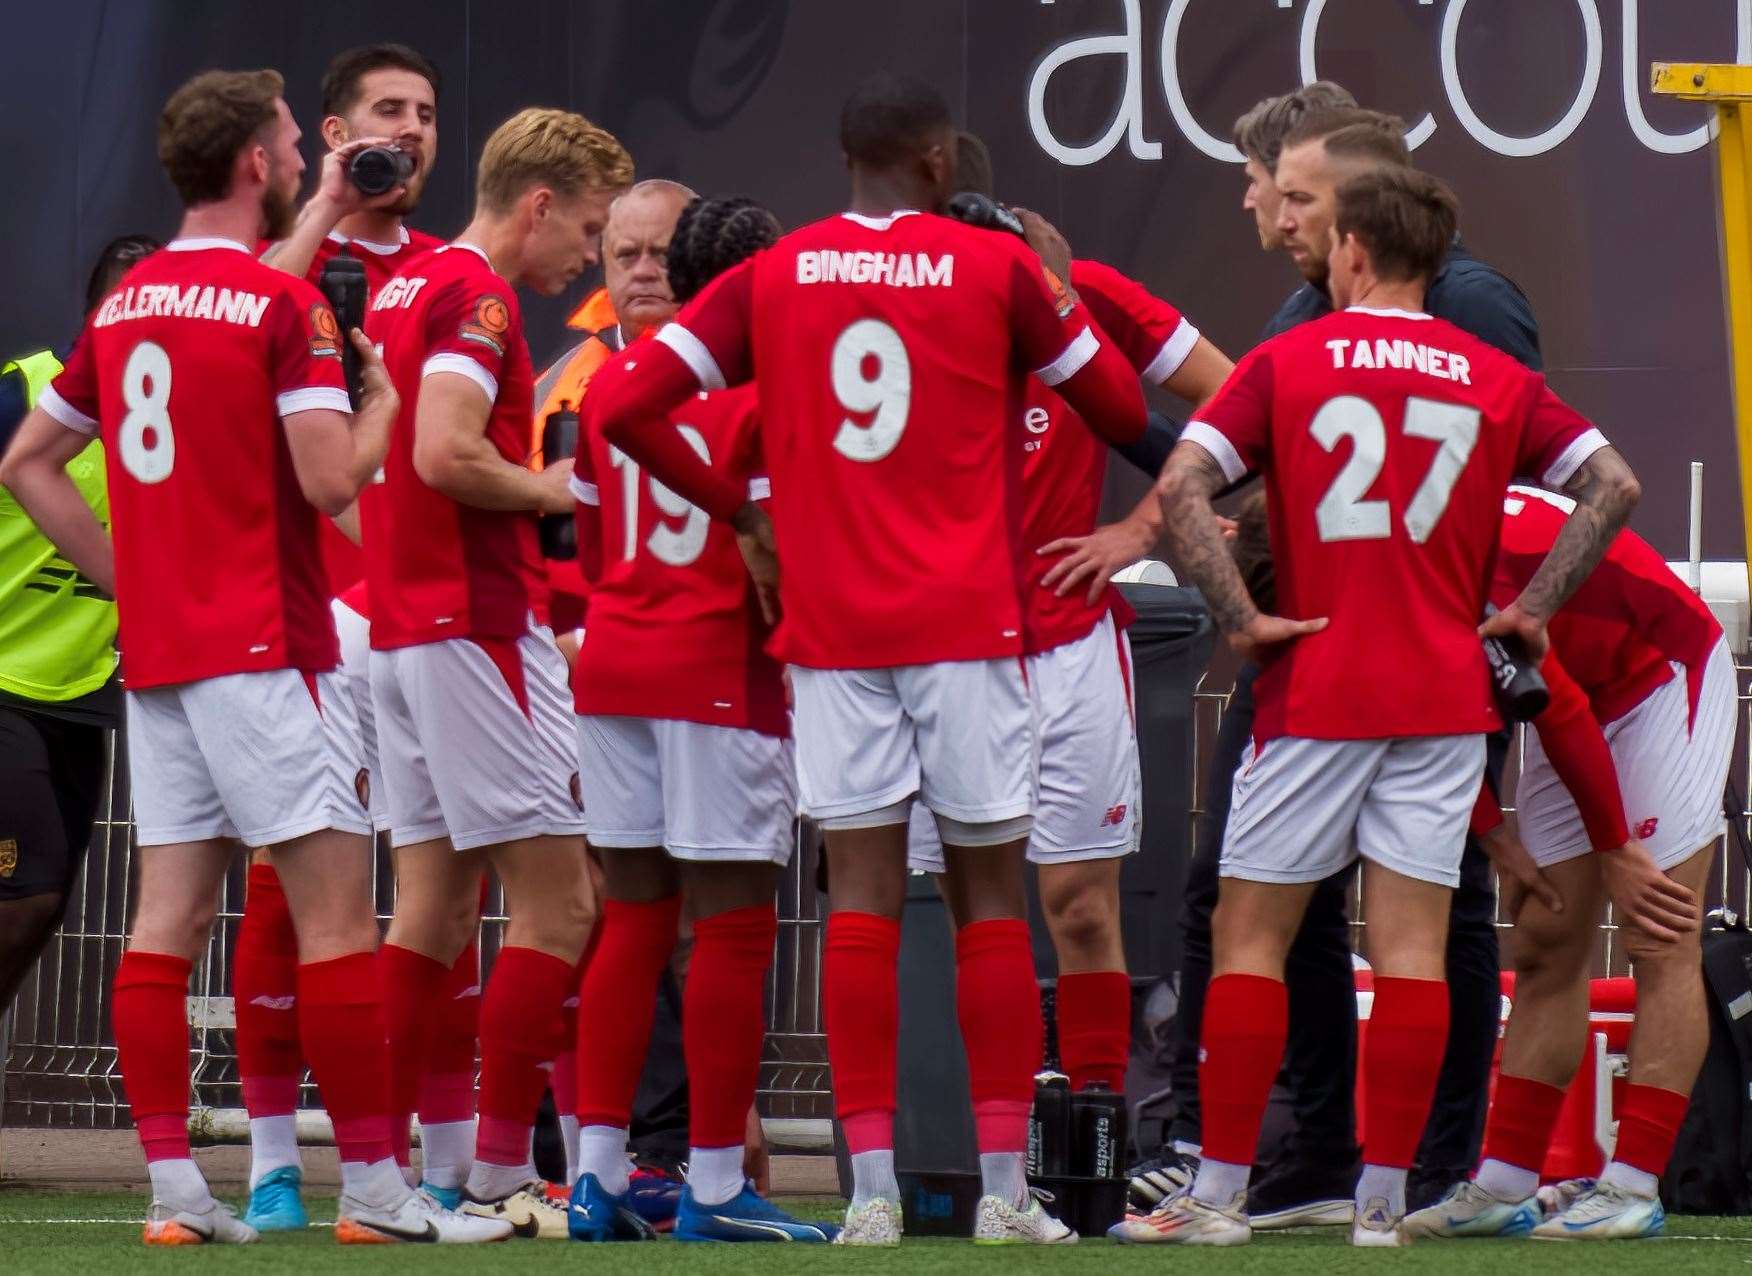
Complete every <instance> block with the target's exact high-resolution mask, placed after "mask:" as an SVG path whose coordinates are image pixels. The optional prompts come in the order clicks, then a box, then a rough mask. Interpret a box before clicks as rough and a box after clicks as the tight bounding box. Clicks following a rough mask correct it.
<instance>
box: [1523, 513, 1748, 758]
mask: <svg viewBox="0 0 1752 1276" xmlns="http://www.w3.org/2000/svg"><path fill="white" fill-rule="evenodd" d="M1574 508H1575V502H1574V501H1572V500H1570V499H1569V498H1568V497H1564V496H1558V495H1555V494H1554V493H1551V492H1541V491H1538V490H1536V489H1534V488H1530V487H1512V488H1510V489H1509V495H1508V497H1507V499H1505V500H1504V502H1503V533H1502V537H1503V538H1502V546H1501V548H1500V549H1499V550H1498V551H1497V559H1496V571H1495V573H1494V574H1493V575H1492V577H1491V587H1490V596H1491V601H1492V602H1494V603H1496V605H1497V606H1499V607H1505V606H1507V605H1508V604H1509V603H1511V602H1513V601H1514V600H1515V599H1516V598H1517V597H1518V596H1519V595H1520V593H1521V591H1522V590H1523V589H1525V588H1526V587H1527V582H1528V581H1530V580H1532V579H1533V573H1534V571H1535V570H1537V569H1538V567H1539V564H1540V563H1541V562H1543V561H1544V559H1545V555H1546V554H1547V553H1549V552H1550V550H1551V546H1552V544H1553V543H1554V542H1555V541H1556V540H1557V533H1558V531H1559V530H1560V529H1561V528H1562V527H1563V524H1564V520H1565V519H1567V518H1568V517H1569V513H1570V511H1571V510H1572V509H1574ZM1550 629H1551V648H1552V652H1553V654H1554V655H1556V656H1557V658H1558V659H1559V660H1560V661H1562V664H1563V669H1564V672H1565V673H1567V674H1568V675H1569V677H1570V678H1571V679H1573V680H1574V683H1575V685H1576V686H1577V687H1579V688H1580V690H1581V692H1582V693H1583V694H1585V695H1586V697H1587V700H1588V704H1589V706H1590V707H1591V709H1592V711H1593V715H1594V717H1595V719H1596V720H1597V721H1599V722H1600V723H1601V724H1605V723H1609V722H1615V721H1616V720H1618V719H1619V718H1622V717H1623V716H1624V715H1625V714H1627V713H1629V712H1630V711H1631V710H1632V709H1634V708H1636V707H1637V706H1638V705H1639V704H1641V703H1642V702H1643V701H1644V700H1646V699H1648V697H1649V693H1651V692H1652V691H1654V689H1655V688H1656V687H1659V686H1661V685H1662V684H1663V683H1666V682H1669V681H1671V680H1672V678H1673V665H1675V664H1678V665H1681V666H1683V667H1684V669H1685V674H1686V681H1687V691H1688V696H1689V699H1690V703H1691V709H1692V712H1693V714H1695V713H1696V711H1697V697H1698V694H1699V692H1700V689H1701V688H1702V686H1703V671H1704V667H1705V666H1706V665H1707V664H1708V662H1709V656H1710V652H1712V651H1713V650H1715V645H1716V643H1718V642H1720V641H1721V637H1722V627H1721V625H1720V624H1719V623H1718V622H1717V621H1716V618H1715V616H1714V615H1713V614H1712V613H1711V612H1710V610H1709V608H1708V607H1707V606H1705V605H1704V602H1703V600H1702V599H1701V598H1699V597H1698V596H1697V595H1696V594H1694V593H1692V592H1691V591H1690V590H1689V589H1687V588H1686V587H1685V582H1683V581H1682V580H1680V579H1679V578H1678V577H1677V576H1676V575H1674V574H1673V569H1672V568H1670V567H1668V566H1667V563H1666V560H1665V559H1663V558H1662V557H1661V556H1660V555H1659V554H1657V553H1656V552H1655V550H1654V547H1653V546H1651V545H1650V544H1649V543H1648V542H1647V541H1645V540H1643V538H1642V537H1640V536H1638V535H1637V534H1636V533H1634V532H1630V531H1623V532H1620V533H1618V536H1617V537H1616V538H1615V539H1614V540H1613V542H1612V545H1611V548H1609V549H1608V550H1607V551H1606V557H1605V558H1603V559H1602V560H1601V561H1600V565H1599V566H1598V567H1596V568H1595V569H1594V571H1593V573H1592V574H1591V575H1590V576H1589V577H1588V579H1587V580H1585V581H1583V582H1582V584H1581V587H1580V588H1578V589H1577V590H1576V592H1575V593H1574V594H1573V595H1572V596H1571V598H1570V600H1569V601H1568V602H1566V603H1565V604H1564V605H1563V606H1562V607H1560V608H1558V611H1557V615H1555V616H1553V617H1552V618H1551V626H1550ZM1554 694H1555V692H1554ZM1548 712H1549V711H1548Z"/></svg>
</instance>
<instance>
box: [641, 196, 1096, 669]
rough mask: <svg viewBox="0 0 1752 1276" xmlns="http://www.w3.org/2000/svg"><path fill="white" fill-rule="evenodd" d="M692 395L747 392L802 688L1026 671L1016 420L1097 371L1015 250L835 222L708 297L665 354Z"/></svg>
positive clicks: (948, 226)
mask: <svg viewBox="0 0 1752 1276" xmlns="http://www.w3.org/2000/svg"><path fill="white" fill-rule="evenodd" d="M657 340H658V341H660V342H662V343H664V344H665V345H667V346H669V347H670V348H671V349H672V350H674V351H675V353H676V354H678V355H679V356H681V358H682V359H683V360H685V361H686V362H687V363H688V365H689V367H691V368H692V369H693V371H694V374H695V375H696V376H697V377H698V378H699V381H700V384H701V385H702V386H704V387H705V388H707V389H717V388H721V387H722V386H723V385H724V384H725V383H726V381H728V383H730V384H736V383H739V382H742V381H746V380H748V379H750V378H755V379H757V380H758V383H759V387H760V403H761V430H762V434H763V439H764V450H765V455H766V461H767V467H768V470H769V473H770V474H771V477H772V482H773V499H772V506H771V508H772V517H773V524H774V528H775V531H776V533H777V536H778V547H779V558H780V560H781V562H782V563H783V570H782V572H781V577H780V590H781V593H782V598H781V606H782V610H783V618H782V620H781V621H780V624H779V628H778V632H777V634H776V636H775V641H774V648H773V650H774V653H775V654H776V655H778V656H779V657H780V658H782V659H784V660H787V661H791V662H793V663H796V664H800V665H805V666H810V667H814V668H840V669H858V668H878V667H886V666H893V665H911V664H925V663H931V662H936V661H950V660H980V659H991V658H996V657H1001V656H1006V655H1018V654H1020V653H1021V652H1022V650H1023V643H1022V620H1023V608H1022V603H1021V598H1022V576H1023V571H1022V566H1021V542H1022V537H1021V525H1022V500H1021V481H1022V450H1021V448H1022V440H1023V437H1024V432H1023V424H1022V422H1023V413H1022V402H1023V397H1024V394H1025V393H1026V389H1027V378H1028V373H1029V371H1030V370H1037V371H1038V372H1039V374H1040V375H1041V378H1042V380H1044V381H1046V382H1047V383H1048V384H1049V385H1056V384H1059V383H1060V382H1062V381H1064V380H1065V379H1066V378H1068V377H1070V376H1072V375H1074V374H1075V373H1076V372H1077V371H1078V370H1079V369H1080V368H1081V367H1083V365H1084V364H1086V363H1087V362H1088V361H1089V360H1090V359H1091V358H1093V357H1095V354H1096V351H1097V349H1098V347H1099V341H1098V338H1097V337H1096V335H1095V333H1094V331H1093V330H1092V329H1091V327H1090V324H1089V318H1088V314H1087V312H1086V311H1085V310H1084V309H1083V308H1082V307H1081V306H1075V307H1072V306H1070V305H1068V304H1067V303H1066V301H1065V298H1064V297H1063V295H1062V292H1060V291H1059V290H1056V289H1055V288H1054V287H1053V286H1052V284H1051V283H1050V281H1049V280H1048V279H1047V278H1046V277H1045V275H1044V273H1043V272H1042V270H1041V266H1040V261H1039V259H1038V258H1037V257H1036V256H1035V255H1034V253H1033V252H1032V251H1031V250H1030V249H1028V247H1027V246H1026V245H1025V244H1023V243H1022V241H1021V240H1019V239H1016V238H1015V237H1013V236H1009V235H1001V234H994V233H992V232H990V231H982V230H976V229H974V228H972V227H969V226H966V225H963V224H962V223H960V222H955V221H951V220H949V219H947V218H943V217H937V216H933V215H929V214H923V213H911V212H900V213H895V214H893V215H892V216H889V217H881V218H871V217H862V216H859V215H856V214H850V213H847V214H843V215H840V216H836V217H829V218H827V219H825V220H823V221H819V222H816V223H814V224H812V225H809V226H805V227H803V228H801V229H799V230H796V231H793V232H792V233H791V234H789V235H787V236H785V237H784V238H783V239H781V240H780V241H779V242H778V243H777V244H775V245H774V246H773V247H772V248H770V249H768V250H766V251H765V252H763V253H760V254H758V255H757V256H755V257H754V258H753V259H751V260H749V261H747V262H744V263H743V264H742V265H741V266H739V267H737V268H736V269H734V270H732V271H729V272H728V273H726V274H724V275H722V276H720V277H719V278H718V279H717V280H715V281H714V282H713V283H712V285H711V286H710V287H708V288H707V289H706V291H705V292H704V293H702V294H701V295H700V296H699V297H697V298H695V299H694V300H693V301H692V302H691V303H689V305H688V306H687V307H686V308H685V309H684V310H683V311H682V313H681V315H680V317H679V318H678V320H677V322H676V323H673V324H670V325H669V326H667V327H666V328H664V329H663V330H662V331H661V332H659V333H658V334H657Z"/></svg>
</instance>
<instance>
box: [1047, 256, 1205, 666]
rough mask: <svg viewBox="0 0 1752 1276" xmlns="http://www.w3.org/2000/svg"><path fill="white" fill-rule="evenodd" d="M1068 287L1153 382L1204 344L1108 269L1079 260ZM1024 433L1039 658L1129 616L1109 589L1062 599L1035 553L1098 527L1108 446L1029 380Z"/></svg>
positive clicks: (1169, 309)
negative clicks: (1096, 595)
mask: <svg viewBox="0 0 1752 1276" xmlns="http://www.w3.org/2000/svg"><path fill="white" fill-rule="evenodd" d="M1071 283H1072V285H1073V286H1074V287H1075V288H1076V290H1077V296H1078V297H1079V298H1080V299H1081V300H1082V302H1083V304H1084V305H1085V306H1086V307H1087V308H1088V310H1089V315H1090V317H1091V318H1093V319H1094V320H1095V321H1096V322H1097V323H1098V324H1100V326H1101V330H1102V333H1103V335H1104V336H1106V337H1107V338H1108V339H1109V340H1111V341H1112V342H1113V343H1114V345H1115V346H1117V347H1118V348H1119V350H1120V351H1121V352H1122V353H1123V354H1124V355H1125V357H1126V361H1127V362H1128V363H1130V364H1131V365H1132V367H1133V368H1134V369H1136V370H1137V373H1138V375H1139V376H1140V377H1142V378H1144V379H1145V380H1147V381H1151V382H1157V383H1159V382H1161V381H1163V380H1165V379H1166V378H1167V377H1169V376H1171V375H1172V374H1173V372H1174V371H1175V370H1176V369H1177V368H1178V367H1179V366H1180V364H1181V363H1182V362H1183V361H1184V360H1185V358H1186V356H1187V354H1188V353H1189V352H1190V351H1191V350H1192V347H1193V345H1194V344H1195V343H1196V342H1197V341H1198V337H1199V334H1198V330H1197V329H1196V328H1194V327H1193V326H1192V325H1191V324H1189V323H1187V322H1186V320H1185V318H1184V317H1183V316H1182V315H1181V314H1180V312H1179V311H1178V310H1176V309H1175V308H1174V307H1173V306H1170V305H1169V304H1168V303H1167V302H1165V301H1163V300H1161V299H1160V298H1158V297H1154V296H1152V295H1151V294H1150V293H1149V291H1148V290H1147V289H1145V288H1144V287H1143V285H1141V284H1139V283H1137V282H1136V281H1134V280H1132V279H1128V278H1127V277H1126V276H1124V275H1122V274H1121V273H1120V272H1119V271H1117V270H1115V269H1113V268H1112V267H1111V266H1107V265H1103V264H1102V263H1100V262H1094V261H1083V260H1075V261H1073V262H1071ZM1022 433H1023V440H1022V443H1021V447H1022V457H1023V460H1022V494H1023V514H1022V549H1023V554H1022V569H1023V572H1024V575H1025V585H1024V592H1023V599H1024V604H1025V612H1026V614H1025V616H1024V620H1023V625H1024V632H1025V634H1026V636H1027V647H1028V650H1029V651H1030V652H1040V651H1047V650H1050V649H1051V648H1053V647H1057V646H1059V645H1061V644H1063V643H1067V642H1073V641H1075V640H1076V639H1078V638H1081V637H1083V636H1084V635H1085V634H1087V633H1088V632H1089V631H1090V630H1091V629H1093V628H1094V627H1095V624H1096V622H1098V621H1099V620H1100V619H1101V617H1102V616H1104V615H1106V614H1107V613H1108V612H1109V611H1111V612H1113V614H1114V615H1115V617H1116V618H1117V620H1118V623H1119V624H1120V625H1122V626H1123V625H1127V624H1130V623H1131V620H1132V617H1133V612H1132V610H1131V608H1130V607H1129V606H1128V605H1127V604H1126V602H1125V599H1124V598H1122V597H1121V596H1120V593H1119V591H1118V590H1116V589H1114V588H1113V587H1112V586H1109V587H1108V588H1107V589H1106V590H1104V591H1103V596H1102V597H1101V598H1100V599H1099V600H1098V601H1097V602H1095V603H1093V604H1091V603H1090V602H1088V601H1087V594H1086V592H1085V591H1084V590H1082V589H1072V590H1068V591H1067V592H1066V593H1065V594H1064V595H1063V596H1061V595H1059V594H1058V593H1057V592H1056V591H1054V590H1052V589H1048V588H1047V587H1046V586H1045V585H1044V584H1042V581H1043V579H1044V578H1045V576H1046V574H1047V572H1049V571H1051V570H1052V568H1053V567H1054V566H1056V565H1057V564H1058V563H1059V562H1060V561H1061V560H1060V558H1059V557H1058V556H1057V555H1053V556H1050V557H1049V556H1044V555H1041V554H1039V553H1037V552H1036V551H1037V550H1039V549H1040V548H1041V547H1042V546H1044V545H1049V544H1051V543H1052V542H1053V541H1056V540H1060V539H1062V538H1064V537H1069V536H1087V535H1088V534H1089V533H1090V532H1092V531H1093V530H1094V529H1095V522H1096V519H1097V518H1098V516H1099V515H1100V512H1101V495H1102V489H1103V487H1104V485H1105V480H1106V476H1107V457H1108V452H1109V444H1108V443H1107V441H1106V440H1104V439H1102V438H1100V437H1099V436H1098V435H1096V433H1095V432H1094V431H1093V430H1091V429H1090V428H1089V425H1088V423H1087V422H1085V421H1084V420H1083V418H1082V417H1081V416H1079V415H1078V414H1077V412H1076V411H1075V410H1074V409H1073V408H1072V407H1071V406H1070V405H1069V404H1068V403H1066V402H1065V401H1064V400H1063V399H1062V398H1060V397H1059V395H1057V394H1056V393H1054V392H1053V391H1052V390H1049V389H1048V388H1047V387H1046V386H1044V385H1042V384H1041V382H1040V379H1039V378H1038V377H1030V378H1028V383H1027V388H1026V392H1025V396H1024V399H1023V407H1022Z"/></svg>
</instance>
